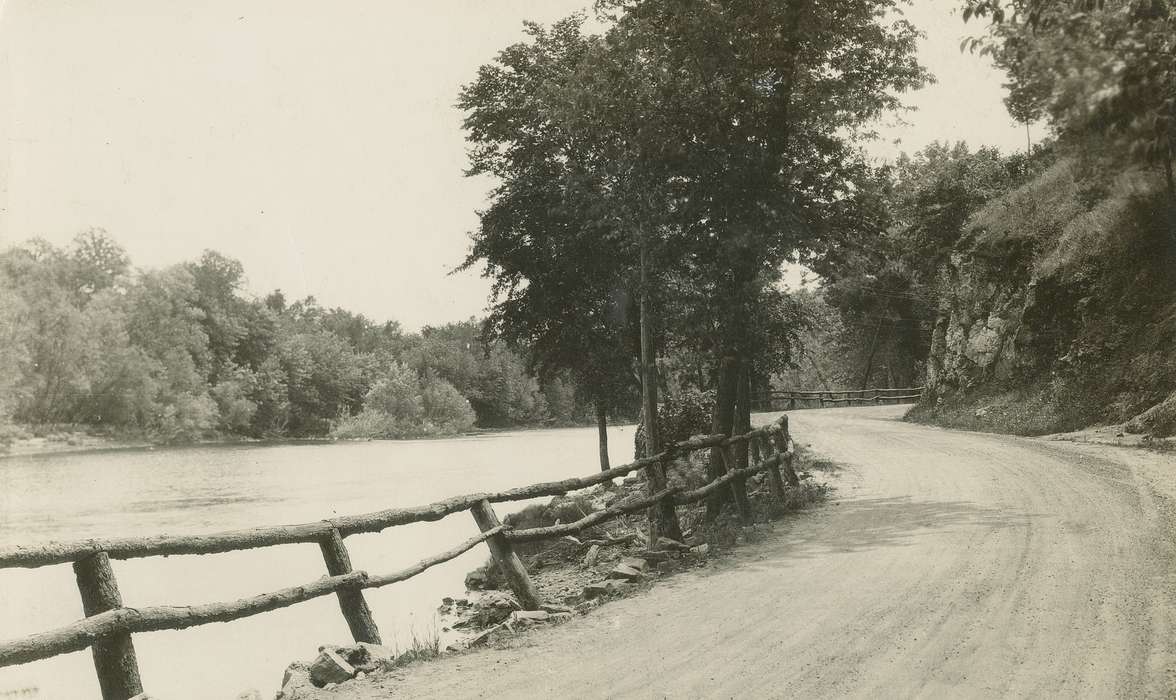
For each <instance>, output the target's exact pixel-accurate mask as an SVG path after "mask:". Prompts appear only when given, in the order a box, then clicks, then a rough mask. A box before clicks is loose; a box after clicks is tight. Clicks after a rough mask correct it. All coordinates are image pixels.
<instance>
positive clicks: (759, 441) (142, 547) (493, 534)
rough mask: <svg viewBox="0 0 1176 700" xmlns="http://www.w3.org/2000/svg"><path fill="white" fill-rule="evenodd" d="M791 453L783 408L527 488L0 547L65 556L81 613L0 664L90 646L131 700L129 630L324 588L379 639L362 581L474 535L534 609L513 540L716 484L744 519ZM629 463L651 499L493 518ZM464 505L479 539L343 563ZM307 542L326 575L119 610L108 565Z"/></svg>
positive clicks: (258, 609) (430, 562)
mask: <svg viewBox="0 0 1176 700" xmlns="http://www.w3.org/2000/svg"><path fill="white" fill-rule="evenodd" d="M736 447H739V449H741V450H742V449H746V450H747V452H748V454H749V457H750V460H749V461H750V462H751V464H752V466H749V467H747V468H742V469H741V468H736V466H735V461H734V459H735V454H734V449H735V448H736ZM701 449H717V450H718V451H719V454H720V455H722V460H721V461H722V462H723V463H724V464H725V473H723V474H722V475H721V476H719V477H717V478H715V479H713V480H712V481H711V482H709V483H708V484H706V485H704V486H702V487H700V488H696V489H693V490H689V491H686V490H682V489H681V488H680V487H673V488H667V487H665V481H664V474H665V472H664V469H665V467H666V466H667V465H669V464H670V463H671V461H672V460H673V459H674V458H675V457H678V456H681V455H685V454H689V453H691V452H694V451H696V450H701ZM792 458H793V445H792V440H791V439H790V437H789V432H788V417H787V416H783V417H781V419H780V420H779V421H778V422H776V423H773V424H771V425H768V426H764V427H762V428H757V429H755V430H752V431H750V432H747V433H744V434H742V435H737V436H733V437H728V436H725V435H710V436H705V437H696V438H692V439H690V440H687V441H685V442H680V443H676V444H674V445H671V446H670V447H668V448H667V449H665V450H664V451H662V452H660V453H658V454H656V455H654V456H652V457H647V458H644V459H639V460H637V461H635V462H632V463H631V464H626V465H623V466H619V467H614V468H612V469H609V470H607V471H602V472H600V473H597V474H592V475H591V476H586V477H583V478H575V479H565V480H563V481H552V482H546V483H539V484H532V485H530V486H522V487H519V488H514V489H510V490H508V491H502V492H499V493H479V494H471V495H466V496H458V497H455V498H450V499H448V500H444V501H438V502H436V503H431V504H429V505H425V506H419V507H415V508H395V509H391V510H385V511H380V512H377V513H368V514H364V515H353V516H343V517H337V518H331V519H329V520H321V521H318V522H314V523H303V524H301V525H286V526H279V527H260V528H254V529H250V530H235V531H229V532H220V533H215V534H210V535H193V536H168V535H162V536H156V537H140V538H127V539H90V540H81V541H76V542H67V543H50V544H47V545H43V546H38V547H25V546H16V547H9V548H4V549H0V568H36V567H41V566H49V565H53V564H65V563H71V564H72V565H73V569H74V574H75V576H76V578H77V584H78V591H79V592H80V594H81V598H82V609H83V611H84V613H85V615H86V616H85V618H83V619H81V620H78V621H77V622H74V623H72V624H69V625H66V626H64V627H60V628H58V629H54V630H50V631H48V632H41V633H38V634H33V635H30V636H27V637H22V638H19V639H13V640H8V641H2V642H0V666H12V665H16V664H24V663H29V662H31V661H37V660H40V659H46V658H49V657H52V656H57V655H59V654H65V653H69V652H74V651H80V650H82V649H85V648H86V647H90V649H91V651H92V653H93V657H94V667H95V670H96V671H97V675H98V682H99V686H100V687H101V690H102V697H103V698H104V699H105V700H127V699H128V698H131V697H133V696H135V695H139V694H141V693H142V692H143V687H142V683H141V681H140V679H139V667H138V661H137V660H136V657H135V648H134V644H133V643H132V640H131V635H132V634H135V633H139V632H155V631H159V630H179V629H184V628H186V627H193V626H196V625H206V624H209V623H211V622H228V621H230V620H237V619H240V618H243V617H249V616H251V615H257V614H260V613H264V612H269V611H271V610H277V609H279V608H284V607H287V606H290V605H294V604H296V603H301V602H304V601H307V600H311V599H312V598H317V597H320V596H324V595H328V594H330V593H334V594H336V596H337V597H338V599H339V608H340V610H341V611H342V613H343V617H344V619H345V620H346V621H347V625H348V627H349V628H350V630H351V635H352V637H353V638H354V639H355V641H357V642H370V643H374V644H379V643H380V632H379V629H378V628H377V627H376V623H375V621H374V619H373V617H372V612H371V610H370V609H369V608H368V605H367V602H366V600H365V599H364V596H363V589H365V588H378V587H380V586H387V585H389V584H392V583H396V582H398V581H404V580H406V579H408V578H411V577H413V576H416V575H417V574H419V573H421V572H422V571H424V570H426V569H428V568H429V567H432V566H436V565H437V564H440V563H442V562H446V561H449V560H450V559H453V558H454V557H457V556H458V555H460V554H462V553H463V552H466V551H467V550H469V549H472V548H473V547H475V546H476V545H478V544H479V543H481V542H486V544H487V545H488V547H489V549H490V554H491V556H492V557H493V558H494V560H495V561H496V562H497V563H498V565H499V567H500V568H501V569H502V571H503V573H504V575H505V577H506V580H507V582H508V583H509V585H510V588H511V589H512V590H513V591H514V593H515V595H516V596H517V597H518V600H519V602H520V603H521V604H522V606H523V607H524V608H525V609H527V610H535V609H537V608H538V607H539V599H538V595H537V593H536V591H535V588H534V586H533V585H532V583H531V579H530V577H529V575H528V574H527V570H526V569H525V568H524V567H523V564H522V562H521V561H520V560H519V557H518V555H517V554H515V552H514V548H513V546H514V543H516V542H530V541H534V540H546V539H552V538H556V537H562V536H565V535H570V534H572V533H575V532H579V531H581V530H583V529H585V528H588V527H591V526H593V525H598V524H600V523H603V522H606V521H608V520H611V519H613V518H616V517H618V516H620V515H622V514H625V513H632V512H635V511H639V510H643V509H647V508H651V507H652V506H654V505H658V506H660V507H664V508H668V509H669V510H671V511H672V510H673V508H674V506H678V505H683V504H687V503H694V502H696V501H699V500H702V499H704V498H706V497H707V496H709V495H711V494H713V493H715V492H716V491H717V490H719V489H722V488H724V487H727V488H730V489H731V490H732V493H733V495H734V496H735V503H736V506H737V507H738V508H739V511H740V516H741V517H742V518H743V519H744V520H745V521H746V520H749V519H750V516H751V514H750V510H749V507H748V505H747V497H746V495H747V494H746V490H745V488H746V487H745V486H744V485H743V484H744V481H745V480H746V478H747V477H748V476H750V475H752V474H756V473H759V472H767V475H768V479H767V481H768V485H769V488H770V490H771V493H772V495H773V497H774V498H776V499H777V500H782V499H783V498H784V494H785V489H786V488H788V487H792V488H795V487H797V486H799V484H800V481H799V479H798V478H797V475H796V472H795V471H794V469H793V467H792ZM637 470H649V472H650V474H649V479H648V483H649V484H650V491H651V493H650V494H649V495H648V496H646V497H643V498H636V499H630V500H627V501H624V502H622V503H618V504H615V505H613V506H611V507H609V508H606V509H604V510H601V511H597V512H594V513H591V514H590V515H587V516H586V517H584V518H581V519H580V520H577V521H575V522H571V523H565V524H557V525H551V526H548V527H536V528H529V529H525V530H515V529H512V528H510V527H507V526H504V525H503V524H502V523H500V522H499V520H498V516H497V515H496V514H495V512H494V509H493V508H492V507H491V505H490V504H491V503H500V502H506V501H519V500H525V499H530V498H536V497H540V496H556V495H561V494H564V493H567V492H568V491H574V490H577V489H582V488H586V487H589V486H593V485H595V484H599V483H602V482H604V481H607V480H610V479H615V478H617V477H621V476H625V475H626V474H629V473H630V472H634V471H637ZM655 470H656V471H655ZM655 477H658V478H655ZM463 510H468V511H470V513H471V514H472V515H473V518H474V520H475V522H476V523H477V525H478V528H479V529H480V530H481V534H479V535H478V536H476V537H471V538H470V539H468V540H466V541H465V542H462V543H461V544H459V545H457V546H456V547H453V548H452V549H449V550H446V551H444V552H441V553H439V554H436V555H434V556H431V557H429V558H427V559H423V560H421V561H419V562H417V563H416V564H414V565H412V566H410V567H408V568H407V569H404V570H401V571H396V572H393V573H389V574H383V575H372V574H369V573H367V572H365V571H355V570H353V569H352V568H351V560H350V557H349V555H348V552H347V547H346V545H345V544H344V541H343V540H344V538H345V537H347V536H349V535H355V534H359V533H367V532H380V531H381V530H384V529H386V528H390V527H396V526H398V525H407V524H409V523H416V522H424V521H433V520H440V519H441V518H444V517H445V516H447V515H450V514H452V513H456V512H458V511H463ZM675 517H676V516H675ZM312 542H313V543H316V544H318V545H319V547H320V549H321V550H322V555H323V560H324V561H325V563H326V569H327V574H328V575H327V576H324V577H322V578H320V579H318V580H317V581H311V582H309V583H305V584H302V585H300V586H295V587H293V588H284V589H282V590H278V591H272V592H269V593H263V594H260V595H256V596H253V597H250V598H243V599H240V600H233V601H229V602H223V603H207V604H203V605H192V606H183V607H179V606H156V607H147V608H133V607H126V606H124V604H123V600H122V596H121V595H120V594H119V590H118V582H117V581H116V580H115V577H114V571H113V570H112V569H111V566H110V560H111V559H135V558H140V557H159V556H170V555H175V554H217V553H221V552H230V551H236V550H245V549H255V548H258V547H271V546H274V545H283V544H296V543H312ZM651 546H652V543H651Z"/></svg>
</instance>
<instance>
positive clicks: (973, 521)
mask: <svg viewBox="0 0 1176 700" xmlns="http://www.w3.org/2000/svg"><path fill="white" fill-rule="evenodd" d="M1032 517H1033V515H1032V514H1030V513H1018V512H1011V511H1007V510H1000V509H997V508H988V507H984V506H979V505H977V504H975V503H970V502H967V501H925V500H914V499H911V498H909V497H900V498H865V499H851V500H837V499H834V500H831V501H829V502H828V503H826V504H825V505H823V506H820V507H818V508H816V509H813V510H807V511H805V512H802V513H797V514H794V515H790V516H788V517H786V518H784V519H782V520H779V521H777V522H776V523H775V524H774V527H773V531H772V533H771V534H770V535H769V536H768V537H766V538H765V539H764V540H763V541H762V542H761V543H760V544H758V545H755V546H753V547H748V548H746V549H743V551H741V552H740V553H739V554H740V555H741V556H736V557H732V558H731V559H730V560H727V561H725V562H722V563H720V565H719V566H716V567H713V568H712V572H713V573H718V572H719V571H722V570H724V569H726V568H729V566H740V567H746V566H756V567H773V568H774V567H775V566H776V565H786V564H788V563H789V562H790V561H792V560H796V559H809V558H813V557H818V556H823V555H827V554H829V553H851V552H858V551H865V550H877V549H886V548H893V547H906V546H911V545H914V544H916V543H917V541H918V539H919V538H923V537H928V536H936V535H942V534H944V533H947V532H949V531H959V530H967V529H978V530H992V529H1003V528H1022V527H1027V526H1028V524H1029V521H1030V519H1031V518H1032ZM744 555H745V556H744ZM748 557H755V558H756V559H758V561H748V560H747V559H748ZM741 560H742V561H741ZM716 563H719V562H716ZM724 564H725V565H724Z"/></svg>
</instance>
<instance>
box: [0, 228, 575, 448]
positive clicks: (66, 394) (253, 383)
mask: <svg viewBox="0 0 1176 700" xmlns="http://www.w3.org/2000/svg"><path fill="white" fill-rule="evenodd" d="M244 285H245V273H244V268H243V267H242V266H241V264H240V263H239V262H237V261H235V260H232V259H230V258H227V257H225V256H223V255H221V254H219V253H216V252H213V251H206V252H205V253H204V254H203V255H202V256H201V257H200V258H199V260H197V261H195V262H189V263H183V264H180V265H175V266H172V267H169V268H165V269H162V270H133V269H132V268H131V267H130V262H129V259H128V257H127V255H126V253H125V251H123V250H122V248H121V247H119V246H118V244H117V243H116V242H115V241H114V240H113V239H111V238H110V237H109V236H107V235H106V234H105V232H102V231H99V230H91V231H86V232H84V233H83V234H81V235H79V236H78V238H77V239H76V240H75V242H74V243H73V244H71V245H70V246H68V247H66V248H64V249H59V248H56V247H54V246H52V245H50V244H48V243H45V242H43V241H34V242H32V243H30V244H28V245H26V246H24V247H20V248H12V249H9V250H7V251H5V252H3V253H0V433H2V434H3V435H5V436H9V437H10V436H12V435H17V434H19V430H17V429H15V428H10V427H7V426H9V425H10V424H11V423H13V422H15V423H25V424H31V425H32V426H37V425H46V424H50V423H75V424H81V425H85V426H89V428H90V429H91V430H98V431H123V432H126V433H129V434H134V435H136V436H141V437H146V438H154V439H156V440H158V441H163V442H183V441H191V440H197V439H202V438H207V437H215V436H218V435H225V434H235V435H242V436H250V437H281V436H293V437H304V436H321V435H325V434H327V433H328V432H329V431H331V429H332V427H333V426H334V427H335V428H336V429H337V430H338V429H339V426H341V425H350V426H352V427H351V428H349V429H351V430H353V431H354V432H355V433H356V434H365V435H408V434H412V435H435V434H448V433H454V432H461V431H465V430H468V429H469V428H470V427H471V426H472V425H473V421H474V416H475V413H474V412H472V409H471V407H470V401H472V402H473V403H474V407H475V408H476V409H477V411H478V413H477V420H478V422H479V423H480V424H481V425H483V426H487V427H491V426H508V425H510V426H513V425H539V424H546V423H548V422H550V421H552V420H556V421H558V422H563V423H567V422H572V421H576V420H583V419H584V418H585V417H586V416H587V414H588V410H587V409H585V407H584V404H583V400H582V397H581V391H580V387H579V386H578V385H577V384H576V383H575V381H574V379H572V378H571V377H567V376H553V377H550V378H548V379H547V380H545V381H542V382H541V381H539V380H538V378H537V377H535V376H533V375H532V374H531V372H530V371H529V370H528V361H527V359H526V357H525V355H524V352H525V348H519V349H518V350H512V349H511V348H509V347H507V346H506V345H505V344H504V343H502V342H499V341H483V340H482V339H481V338H480V336H479V333H478V329H479V323H478V322H476V321H469V322H466V323H461V324H452V325H450V326H443V327H440V328H427V329H425V330H423V331H422V332H421V333H419V334H408V335H406V334H404V333H403V332H402V331H401V329H400V327H399V325H398V324H396V323H395V322H394V321H389V322H385V323H378V322H375V321H372V320H370V319H368V318H366V317H365V316H363V315H362V314H356V313H352V312H350V311H347V310H344V309H338V308H334V309H324V308H322V307H321V306H319V304H318V303H317V302H316V301H315V300H314V298H313V297H308V298H305V299H299V300H295V301H293V302H287V300H286V298H285V296H284V295H283V294H282V293H281V292H280V291H275V292H273V293H271V294H269V295H267V296H266V297H265V298H264V299H253V298H250V297H249V296H248V295H247V294H246V293H245V291H244ZM405 367H410V368H411V369H409V370H405V369H404V368H405ZM405 371H407V372H408V376H410V377H411V378H412V379H411V382H410V385H411V387H410V392H409V393H410V394H411V397H412V399H413V401H416V402H417V403H418V404H419V406H418V409H416V410H415V412H410V414H409V416H408V418H405V416H404V415H403V413H402V412H398V411H396V410H388V411H385V410H379V409H378V407H377V408H376V409H375V410H372V411H366V412H365V408H368V406H366V403H365V402H366V401H367V400H368V399H369V398H370V399H371V400H376V401H380V400H385V399H387V398H388V394H387V392H389V391H391V388H390V387H394V386H395V385H396V383H397V382H398V381H400V380H401V379H403V375H404V372H405ZM373 392H374V393H373ZM467 397H469V401H467ZM549 406H550V407H551V408H550V409H549ZM387 416H393V417H394V418H396V420H395V421H393V425H392V427H389V423H388V421H389V419H388V418H387ZM349 421H350V422H349ZM355 421H367V422H368V423H367V425H368V426H369V427H368V428H367V429H360V428H356V427H355V425H357V423H356V422H355ZM9 437H5V438H4V439H5V440H7V439H9Z"/></svg>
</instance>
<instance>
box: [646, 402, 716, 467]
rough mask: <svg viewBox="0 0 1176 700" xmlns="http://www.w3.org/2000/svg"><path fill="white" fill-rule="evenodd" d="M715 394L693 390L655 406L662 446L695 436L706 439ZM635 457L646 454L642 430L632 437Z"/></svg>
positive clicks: (709, 427) (708, 432)
mask: <svg viewBox="0 0 1176 700" xmlns="http://www.w3.org/2000/svg"><path fill="white" fill-rule="evenodd" d="M714 406H715V393H714V392H713V391H700V390H698V389H694V388H687V389H683V390H682V391H679V392H676V393H675V394H673V395H672V396H670V397H667V398H666V400H665V401H663V402H661V403H660V404H658V406H657V421H658V422H657V424H658V428H659V429H660V430H661V440H662V443H663V444H667V445H668V444H670V443H673V442H682V441H683V440H688V439H690V438H691V437H694V436H695V435H709V434H710V432H711V413H712V412H713V411H714ZM633 443H634V446H635V447H636V448H637V452H636V454H647V453H646V452H645V426H644V425H639V426H637V430H636V432H635V433H634V435H633Z"/></svg>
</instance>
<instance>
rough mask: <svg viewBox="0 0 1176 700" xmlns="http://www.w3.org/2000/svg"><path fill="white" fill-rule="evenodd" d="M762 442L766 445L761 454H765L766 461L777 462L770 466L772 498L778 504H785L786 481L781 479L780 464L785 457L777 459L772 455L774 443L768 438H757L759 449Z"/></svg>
mask: <svg viewBox="0 0 1176 700" xmlns="http://www.w3.org/2000/svg"><path fill="white" fill-rule="evenodd" d="M761 440H763V445H764V446H763V449H762V450H761V453H762V454H763V456H764V459H774V460H777V461H776V462H774V463H773V464H770V465H768V488H770V489H771V490H772V498H774V499H776V502H777V503H783V502H784V481H783V480H782V479H781V478H780V462H779V460H780V459H783V457H779V458H777V457H776V456H775V455H772V454H771V452H772V451H773V450H772V449H771V445H772V443H771V441H770V440H769V439H767V438H762V437H757V438H756V445H757V447H758V445H759V442H760V441H761Z"/></svg>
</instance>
